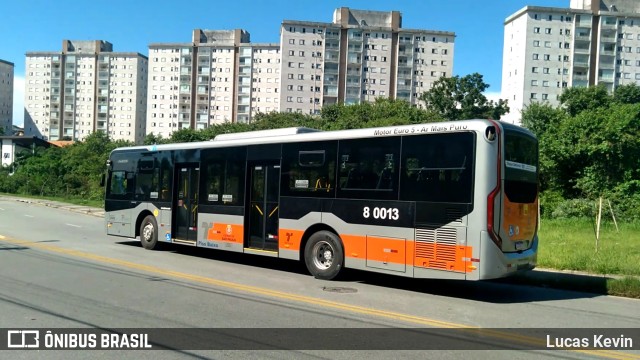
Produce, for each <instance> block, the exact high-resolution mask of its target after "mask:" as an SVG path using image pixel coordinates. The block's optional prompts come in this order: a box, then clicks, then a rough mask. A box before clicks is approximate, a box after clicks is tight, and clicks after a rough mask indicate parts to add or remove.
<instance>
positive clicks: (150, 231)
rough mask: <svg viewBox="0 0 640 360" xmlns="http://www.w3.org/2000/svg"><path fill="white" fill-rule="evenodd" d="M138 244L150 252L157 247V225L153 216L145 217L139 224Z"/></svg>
mask: <svg viewBox="0 0 640 360" xmlns="http://www.w3.org/2000/svg"><path fill="white" fill-rule="evenodd" d="M140 242H141V243H142V247H144V248H145V249H148V250H152V249H154V248H157V247H158V224H157V223H156V218H155V216H153V215H147V217H145V218H144V220H142V224H140Z"/></svg>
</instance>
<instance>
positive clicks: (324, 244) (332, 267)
mask: <svg viewBox="0 0 640 360" xmlns="http://www.w3.org/2000/svg"><path fill="white" fill-rule="evenodd" d="M304 262H305V264H306V265H307V269H308V270H309V272H310V273H311V275H313V276H314V277H315V278H316V279H322V280H331V279H333V278H335V277H336V276H338V274H339V273H340V270H342V267H343V266H344V250H343V249H342V242H341V241H340V238H339V237H338V236H336V235H335V234H334V233H332V232H330V231H324V230H323V231H318V232H317V233H315V234H313V235H311V237H310V238H309V241H307V245H306V246H305V247H304Z"/></svg>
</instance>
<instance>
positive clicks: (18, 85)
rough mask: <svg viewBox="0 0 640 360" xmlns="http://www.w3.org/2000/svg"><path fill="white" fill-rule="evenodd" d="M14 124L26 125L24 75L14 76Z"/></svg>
mask: <svg viewBox="0 0 640 360" xmlns="http://www.w3.org/2000/svg"><path fill="white" fill-rule="evenodd" d="M13 124H14V125H18V126H20V127H22V126H24V77H18V76H14V78H13Z"/></svg>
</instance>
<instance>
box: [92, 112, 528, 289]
mask: <svg viewBox="0 0 640 360" xmlns="http://www.w3.org/2000/svg"><path fill="white" fill-rule="evenodd" d="M107 168H108V169H107V171H108V172H107V173H108V176H107V177H106V201H105V210H106V215H105V223H106V231H107V234H109V235H115V236H123V237H129V238H136V237H138V236H139V237H140V241H141V243H142V246H144V247H145V248H147V249H153V248H156V247H158V246H159V245H163V244H164V243H175V244H184V245H190V246H195V247H203V248H212V249H218V250H225V251H234V252H241V253H249V254H256V255H262V256H272V257H279V258H284V259H291V260H299V261H304V262H305V264H306V266H307V268H308V270H309V272H310V273H311V274H312V275H314V276H315V277H317V278H320V279H332V278H334V277H335V276H336V275H338V273H339V272H340V271H341V270H342V269H343V268H353V269H360V270H368V271H374V272H379V273H386V274H395V275H400V276H407V277H415V278H447V279H467V280H482V279H491V278H499V277H504V276H507V275H509V274H512V273H515V272H517V271H520V270H528V269H532V268H533V267H535V265H536V260H537V248H538V237H537V232H536V229H537V221H538V211H537V206H538V143H537V140H536V138H535V137H534V135H533V134H532V133H531V132H529V131H528V130H526V129H524V128H521V127H518V126H515V125H511V124H507V123H503V122H499V121H492V120H465V121H455V122H443V123H434V124H424V125H403V126H390V127H381V128H370V129H356V130H341V131H326V132H325V131H317V130H313V129H308V128H286V129H276V130H263V131H254V132H246V133H234V134H222V135H219V136H217V137H216V138H215V139H213V140H211V141H206V142H194V143H182V144H163V145H151V146H134V147H124V148H118V149H116V150H114V151H113V152H112V153H111V154H110V157H109V160H108V162H107Z"/></svg>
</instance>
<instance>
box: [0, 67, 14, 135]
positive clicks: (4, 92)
mask: <svg viewBox="0 0 640 360" xmlns="http://www.w3.org/2000/svg"><path fill="white" fill-rule="evenodd" d="M12 123H13V63H10V62H8V61H5V60H2V59H0V129H2V130H3V131H2V132H3V133H4V134H5V135H12V134H13V124H12Z"/></svg>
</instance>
